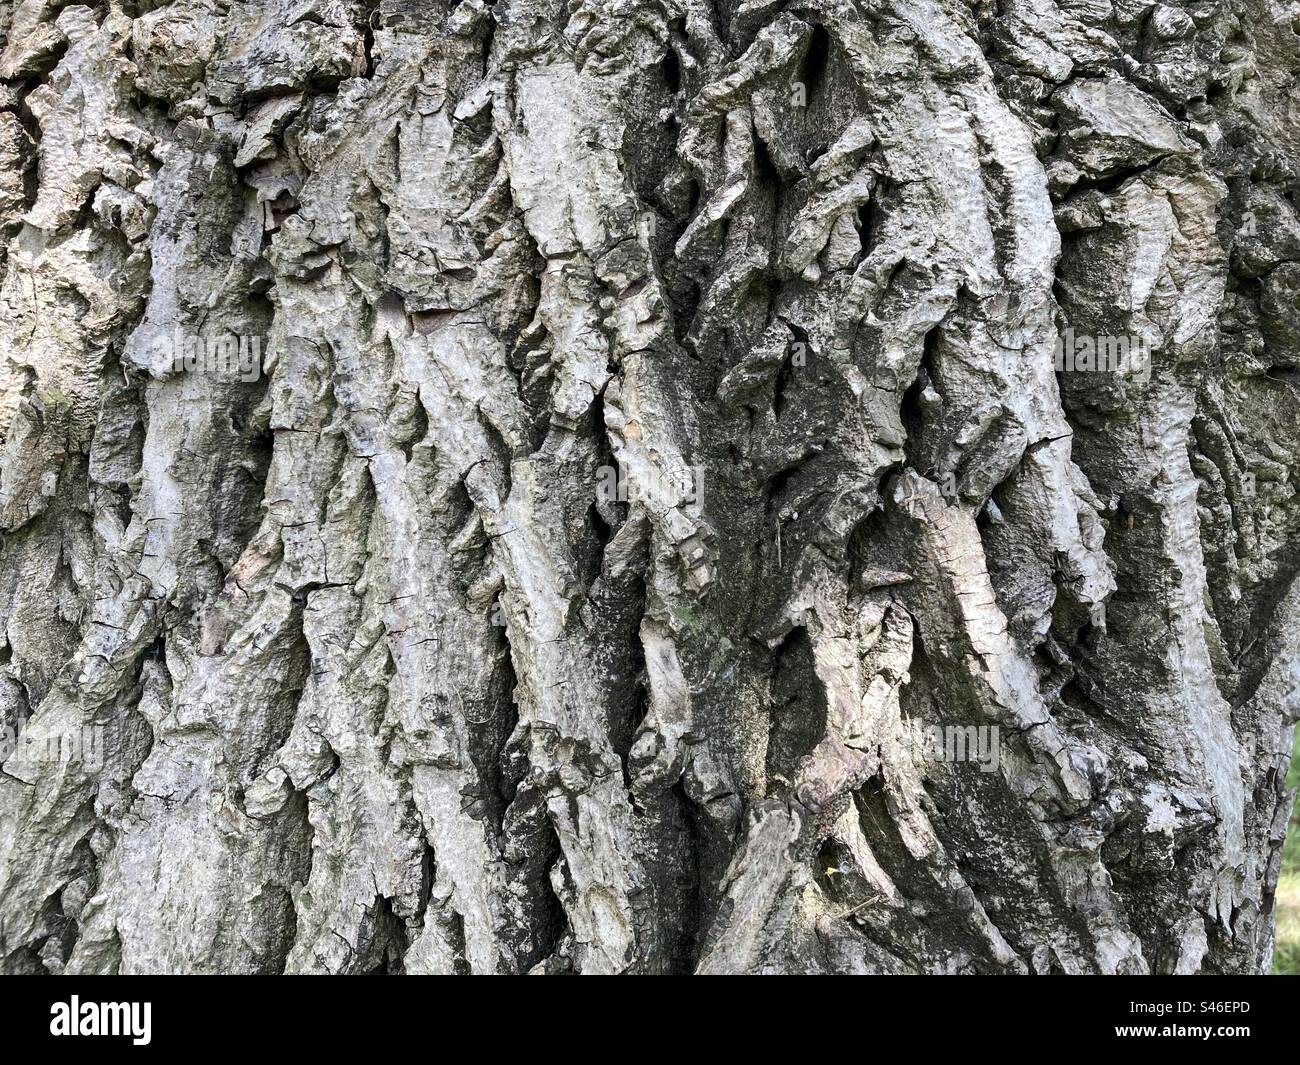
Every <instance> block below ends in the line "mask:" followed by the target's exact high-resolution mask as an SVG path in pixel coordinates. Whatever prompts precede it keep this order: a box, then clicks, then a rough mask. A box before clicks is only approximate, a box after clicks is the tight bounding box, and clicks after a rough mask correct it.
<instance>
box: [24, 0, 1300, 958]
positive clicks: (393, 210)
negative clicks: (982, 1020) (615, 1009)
mask: <svg viewBox="0 0 1300 1065" xmlns="http://www.w3.org/2000/svg"><path fill="white" fill-rule="evenodd" d="M1297 15H1300V6H1298V5H1297V4H1295V3H1289V4H1283V3H1265V2H1263V0H1221V2H1220V0H1202V2H1189V3H1185V4H1181V5H1166V4H1163V3H1152V2H1150V0H1114V2H1113V3H1112V2H1109V0H1000V2H998V3H983V2H975V3H962V2H960V0H869V2H868V0H784V2H782V0H741V2H736V0H623V2H621V3H615V2H614V0H568V2H567V3H560V2H558V0H497V2H496V3H495V4H491V3H486V4H485V3H484V2H483V0H462V2H460V3H455V4H450V5H449V4H446V3H444V2H440V0H379V2H363V0H257V2H248V3H240V2H234V0H177V2H174V3H157V2H149V0H140V2H136V3H131V2H127V0H110V2H107V3H105V2H100V3H93V4H67V3H63V2H60V0H17V2H15V0H0V237H2V239H3V252H0V256H2V258H0V270H2V271H3V280H2V282H0V314H2V320H0V433H3V470H2V472H0V528H2V529H3V541H2V546H0V621H2V623H3V644H2V645H0V709H2V711H3V715H4V721H3V723H2V724H3V725H4V726H5V727H6V728H7V729H8V730H9V731H10V732H11V733H20V734H21V735H20V736H19V742H18V743H16V744H11V745H10V746H11V751H10V752H9V753H8V757H7V759H6V760H5V761H4V765H3V774H2V775H0V922H2V923H0V967H2V968H3V969H5V970H7V971H11V972H40V971H50V972H56V973H57V972H69V973H111V972H122V973H133V972H146V971H159V972H237V973H242V972H281V971H284V972H292V973H302V972H329V973H350V972H374V971H387V972H408V973H425V972H436V973H452V972H458V973H459V972H473V973H488V972H526V971H532V972H543V973H561V972H582V973H613V972H640V973H663V972H691V971H696V972H705V973H718V972H889V973H894V972H955V973H966V972H1009V973H1053V972H1070V973H1073V972H1102V973H1128V972H1179V973H1191V972H1259V971H1262V970H1265V969H1266V968H1267V966H1268V963H1269V958H1270V954H1271V948H1272V896H1273V888H1274V883H1275V880H1276V876H1277V869H1278V863H1279V851H1280V844H1281V837H1282V834H1283V831H1284V828H1285V824H1286V814H1287V810H1288V802H1287V797H1286V796H1285V795H1284V785H1283V780H1284V777H1285V767H1286V759H1287V757H1288V755H1287V752H1288V751H1289V747H1290V745H1289V734H1290V729H1291V726H1292V724H1293V723H1294V720H1295V718H1296V715H1297V684H1298V676H1300V666H1298V665H1297V659H1298V650H1300V648H1298V646H1297V645H1298V644H1300V583H1297V580H1296V577H1297V573H1298V572H1300V498H1298V497H1297V487H1298V484H1300V467H1298V465H1297V458H1298V456H1300V419H1298V418H1297V409H1298V408H1300V347H1298V346H1297V338H1298V337H1300V222H1298V221H1297V216H1296V212H1295V209H1294V207H1293V198H1294V196H1295V195H1296V193H1297V190H1298V189H1300V185H1298V184H1297V180H1298V175H1297V169H1296V167H1297V163H1298V162H1300V156H1298V154H1297V152H1298V151H1300V126H1298V125H1297V124H1296V121H1295V119H1296V102H1295V101H1296V97H1295V96H1294V91H1293V90H1294V81H1295V78H1296V74H1297V71H1298V70H1300V37H1298V36H1297V29H1298V28H1300V22H1295V21H1293V20H1294V19H1295V18H1296V16H1297ZM1066 330H1071V331H1073V334H1076V335H1080V336H1084V335H1086V336H1097V337H1109V336H1117V337H1137V338H1140V339H1141V340H1142V342H1143V343H1144V344H1146V345H1148V346H1149V350H1150V351H1151V353H1152V357H1151V371H1150V373H1149V374H1146V373H1134V372H1127V373H1125V372H1108V373H1102V372H1087V371H1086V370H1085V371H1082V372H1081V371H1078V370H1077V369H1076V370H1072V371H1071V370H1067V371H1066V372H1058V370H1057V367H1056V365H1055V363H1054V357H1053V356H1054V348H1055V346H1056V344H1057V340H1058V336H1060V335H1061V334H1062V333H1063V332H1064V331H1066ZM182 334H183V335H186V336H197V337H202V338H208V339H214V338H221V337H243V338H248V337H256V338H264V340H265V351H266V354H267V357H266V360H265V366H264V371H265V372H264V373H263V374H262V375H261V376H259V377H258V378H257V379H256V380H243V379H241V375H239V374H237V373H234V372H220V371H219V370H213V369H212V368H211V367H206V368H199V367H195V368H193V369H188V370H187V369H185V368H184V367H180V368H178V367H177V366H176V365H174V363H173V360H172V357H171V353H170V349H168V347H167V344H166V343H165V342H164V343H159V338H160V337H161V338H164V340H165V338H167V337H174V336H177V335H182ZM602 468H621V471H622V474H621V481H622V482H623V483H624V484H625V485H631V486H632V493H631V499H630V501H628V502H622V501H619V500H618V499H617V498H613V499H612V498H611V497H610V496H609V495H608V494H603V493H601V492H599V491H598V489H599V486H600V484H601V478H602V473H601V471H602ZM687 469H689V470H692V471H693V473H692V474H691V478H690V480H689V482H685V481H683V479H682V477H681V476H680V475H681V473H682V471H683V470H687ZM665 480H667V481H668V482H669V484H668V487H667V488H666V489H663V487H662V482H663V481H665ZM650 485H658V486H659V490H656V491H654V492H651V491H650V490H649V488H648V487H647V486H650ZM923 725H924V726H930V725H936V726H943V727H949V728H951V727H953V726H980V727H986V726H987V727H996V728H997V729H998V730H999V732H998V735H1000V737H1001V746H1000V761H999V763H998V765H997V767H996V771H994V772H984V771H981V767H979V766H975V765H973V764H970V763H962V762H959V761H942V760H936V759H934V758H933V757H928V756H926V755H925V754H924V752H922V751H920V750H919V748H918V745H917V744H916V743H915V742H913V739H912V737H914V736H915V733H916V729H917V728H918V727H920V726H923ZM96 729H97V730H99V731H98V732H96V733H95V734H96V735H98V736H102V751H101V752H100V756H99V757H93V758H92V757H87V756H85V755H86V751H85V749H84V745H83V748H82V749H81V752H80V755H78V756H66V755H67V748H66V747H65V746H63V745H62V744H63V741H64V740H65V739H66V738H68V737H76V736H81V737H84V736H86V735H87V734H88V733H89V732H91V731H92V730H96ZM55 750H57V751H58V752H59V754H58V756H57V757H52V756H51V751H55Z"/></svg>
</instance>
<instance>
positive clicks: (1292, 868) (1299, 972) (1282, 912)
mask: <svg viewBox="0 0 1300 1065" xmlns="http://www.w3.org/2000/svg"><path fill="white" fill-rule="evenodd" d="M1286 782H1287V785H1288V786H1289V787H1293V788H1294V787H1295V786H1296V785H1297V784H1300V728H1297V729H1296V730H1295V746H1293V747H1292V748H1291V769H1290V772H1288V773H1287V775H1286ZM1273 975H1275V976H1300V798H1297V800H1296V805H1295V809H1294V810H1292V811H1291V823H1290V824H1289V825H1288V826H1287V833H1286V844H1285V846H1284V847H1283V849H1282V875H1281V876H1280V877H1278V881H1277V946H1276V947H1275V948H1274V951H1273Z"/></svg>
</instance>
